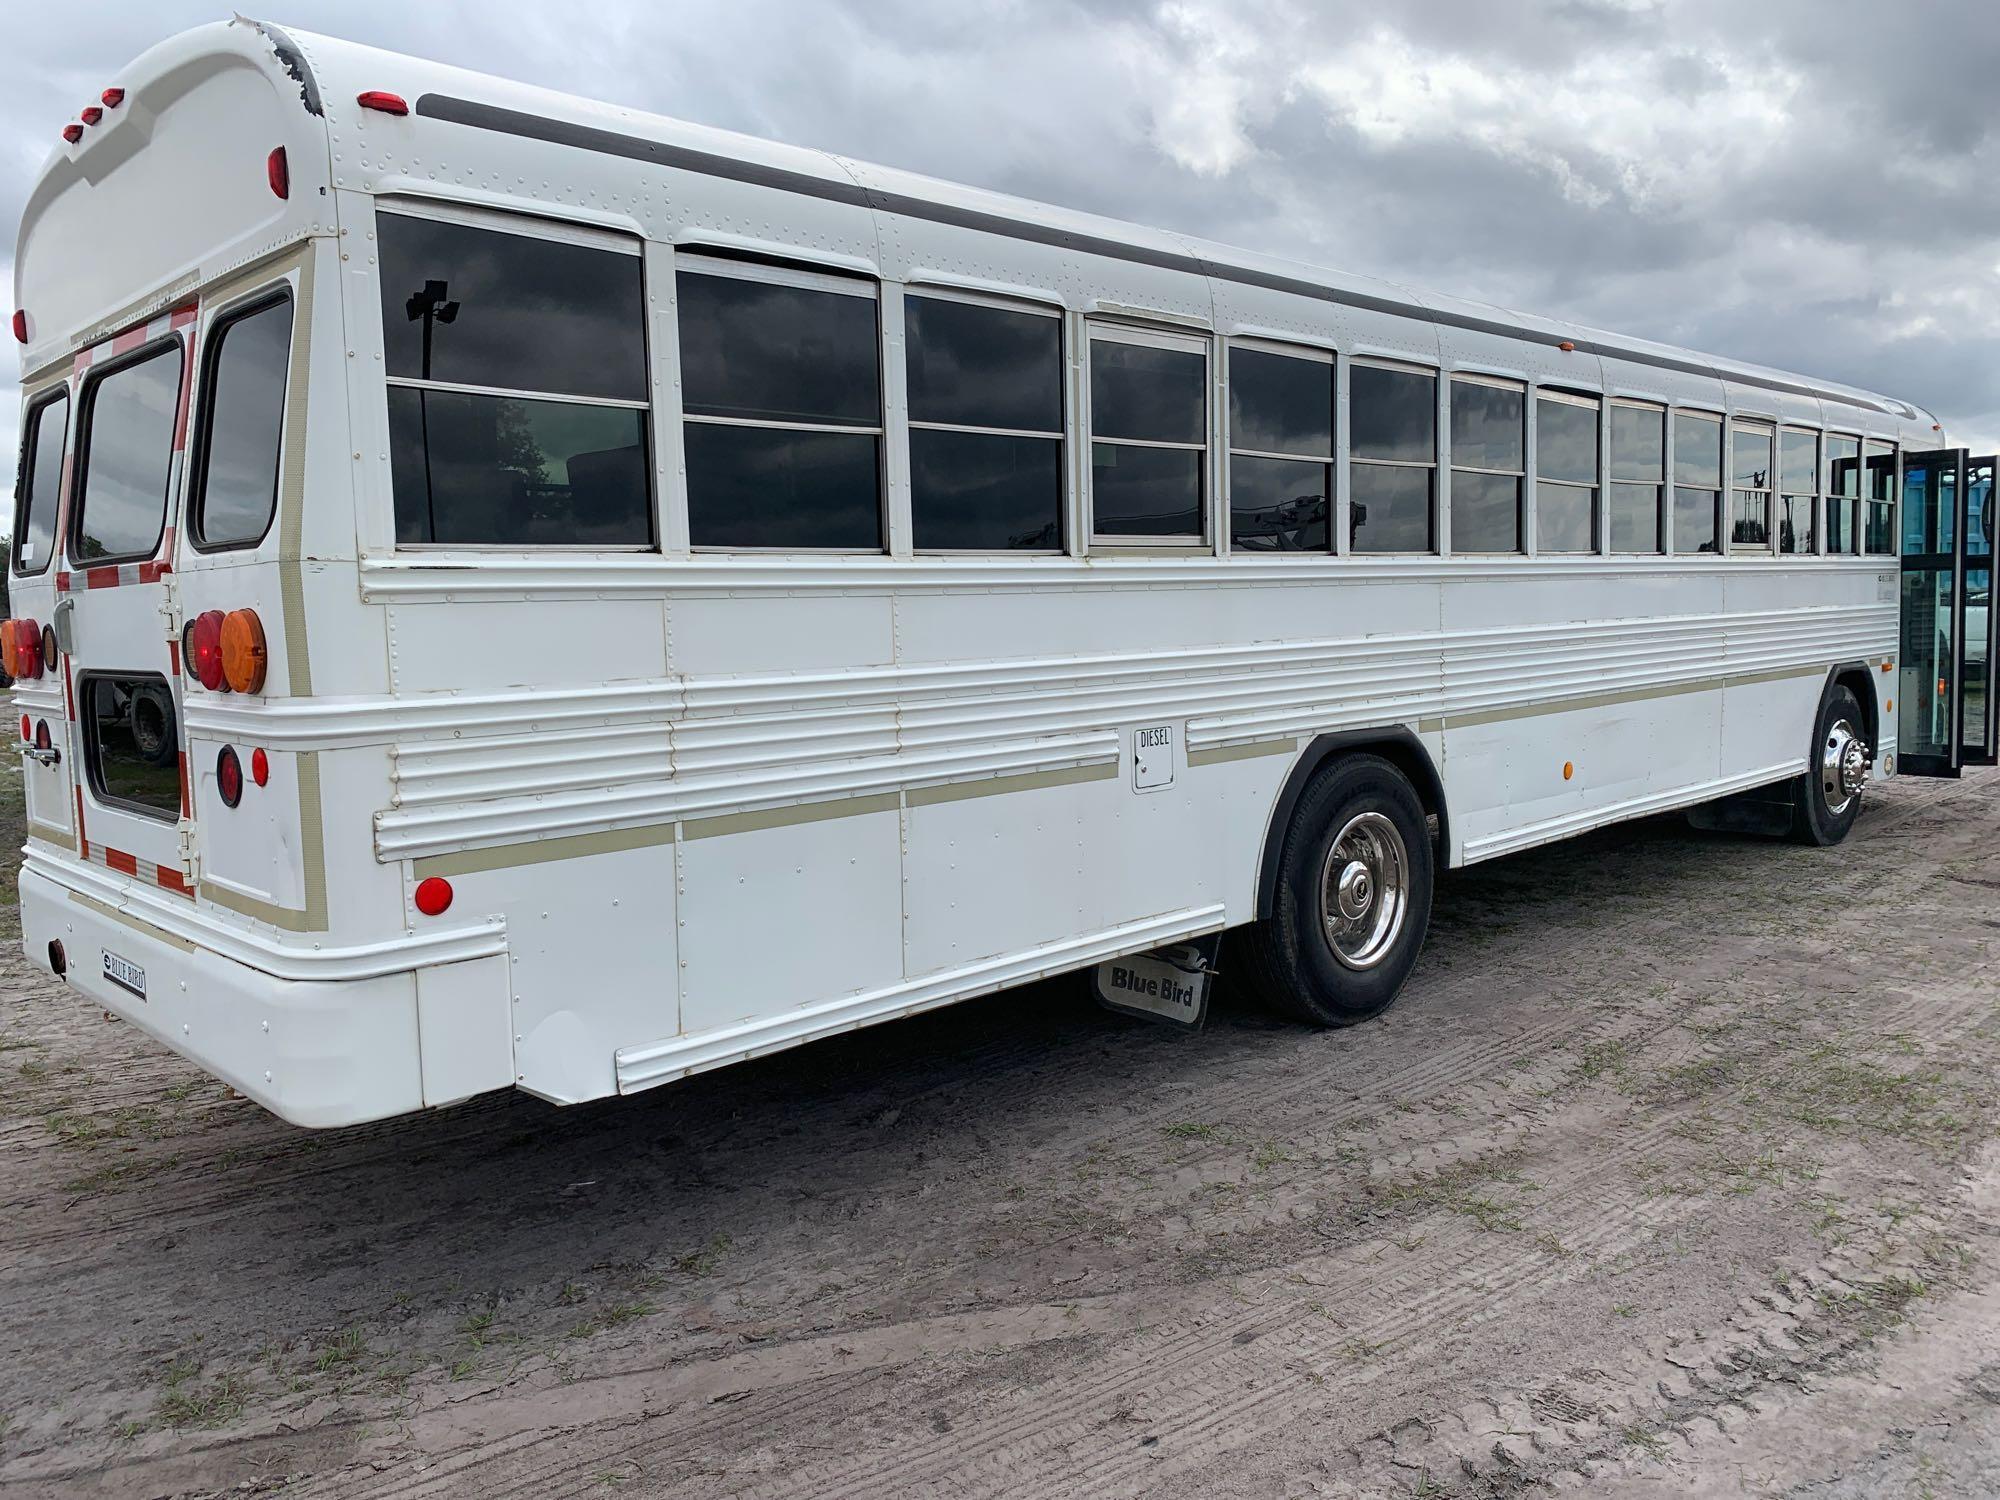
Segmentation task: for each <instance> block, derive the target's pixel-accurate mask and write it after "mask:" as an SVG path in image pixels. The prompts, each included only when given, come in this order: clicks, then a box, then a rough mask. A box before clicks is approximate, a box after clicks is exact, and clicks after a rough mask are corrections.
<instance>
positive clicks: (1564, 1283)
mask: <svg viewBox="0 0 2000 1500" xmlns="http://www.w3.org/2000/svg"><path fill="white" fill-rule="evenodd" d="M18 805H19V790H18V780H15V781H13V782H8V783H5V784H0V806H5V807H8V808H13V807H18ZM15 835H17V830H15V834H14V835H10V837H11V836H15ZM5 894H8V895H11V892H7V893H5ZM9 920H11V917H10V918H9ZM7 936H8V937H9V938H10V939H11V937H12V934H11V932H9V933H8V934H7ZM1996 952H2000V776H1995V775H1993V774H1980V775H1976V776H1973V777H1969V778H1968V779H1967V780H1965V781H1963V782H1957V783H1948V782H1947V783H1940V782H1916V781H1904V782H1897V783H1894V784H1891V785H1889V786H1888V787H1886V788H1879V789H1875V790H1872V791H1871V792H1870V794H1869V799H1868V804H1867V811H1866V813H1865V815H1864V817H1863V818H1862V820H1861V822H1860V824H1859V826H1858V828H1857V829H1856V831H1855V833H1854V835H1853V837H1852V838H1851V839H1850V840H1849V842H1848V843H1847V844H1846V845H1845V846H1844V847H1842V848H1841V849H1838V850H1833V851H1815V850H1807V849H1803V848H1798V847H1795V846H1791V845H1786V844H1778V843H1767V842H1760V841H1755V840H1749V839H1739V838H1728V837H1721V836H1711V835H1700V834H1695V833H1693V832H1691V831H1689V830H1688V829H1687V828H1686V827H1685V826H1684V825H1682V824H1681V823H1679V822H1677V821H1673V820H1656V821H1652V822H1646V823H1641V824H1635V825H1630V826H1627V827H1624V828H1620V829H1617V830H1613V831H1610V832H1607V833H1604V834H1600V835H1596V836H1593V837H1590V838H1587V839H1585V840H1582V841H1579V842H1575V843H1571V844H1565V845H1560V846H1557V847H1554V848H1550V849H1545V850H1541V851H1537V852H1534V853H1531V854H1527V855H1523V856H1518V857H1515V858H1511V859H1507V860H1504V861H1500V862H1497V863H1494V864H1491V865H1484V866H1480V867H1478V868H1476V869H1474V870H1469V871H1465V872H1461V873H1457V874H1452V875H1449V876H1447V877H1446V878H1445V879H1444V880H1443V881H1442V883H1441V888H1440V890H1439V893H1438V914H1437V919H1436V923H1435V926H1434V928H1433V931H1432V935H1431V941H1430V946H1429V949H1428V951H1427V954H1426V957H1425V959H1424V961H1423V963H1422V964H1421V965H1420V967H1419V968H1418V971H1417V973H1416V975H1415V977H1414V979H1413V980H1412V981H1411V983H1410V986H1409V989H1408V991H1407V992H1406V994H1405V996H1404V998H1403V1000H1402V1001H1401V1003H1400V1004H1399V1005H1398V1006H1397V1008H1396V1009H1395V1010H1393V1011H1392V1012H1391V1013H1390V1014H1389V1015H1388V1016H1387V1017H1386V1018H1384V1019H1383V1020H1381V1021H1378V1022H1375V1023H1373V1024H1370V1025H1367V1026H1362V1027H1359V1028H1356V1029H1354V1030H1352V1031H1348V1032H1341V1033H1328V1034H1319V1033H1313V1032H1309V1031H1305V1030H1300V1029H1297V1028H1294V1027H1290V1026H1285V1025H1280V1024H1277V1023H1274V1022H1271V1021H1267V1020H1265V1019H1264V1018H1262V1017H1260V1016H1258V1015H1256V1014H1253V1013H1250V1012H1248V1011H1246V1010H1244V1009H1242V1008H1240V1007H1238V1006H1236V1005H1233V1004H1231V1003H1230V1002H1228V1001H1227V999H1226V998H1225V999H1224V1001H1223V1002H1222V1004H1221V1006H1220V1007H1219V1012H1218V1013H1217V1014H1216V1015H1214V1016H1213V1017H1212V1019H1211V1021H1210V1024H1209V1026H1208V1027H1207V1029H1206V1030H1205V1031H1203V1032H1201V1033H1199V1034H1196V1035H1187V1036H1183V1035H1178V1034H1175V1033H1171V1032H1168V1031H1165V1030H1163V1029H1159V1028H1155V1027H1149V1026H1146V1025H1144V1024H1141V1023H1137V1022H1131V1021H1126V1020H1121V1019H1119V1018H1116V1017H1113V1016H1110V1015H1107V1014H1104V1013H1102V1012H1099V1011H1097V1010H1094V1009H1093V1008H1091V1007H1090V1006H1089V1005H1088V1004H1086V1003H1084V1002H1083V1000H1082V999H1081V996H1080V992H1079V988H1078V986H1077V984H1076V983H1074V982H1069V983H1062V984H1046V985H1040V986H1036V987H1033V988H1029V989H1024V990H1018V991H1015V992H1012V993H1009V994H1004V995H999V996H996V997H993V998H991V999H989V1000H985V1001H981V1002H976V1003H973V1004H969V1005H966V1006H962V1007H959V1008H957V1009H954V1010H952V1011H949V1012H945V1013H940V1014H936V1015H933V1016H929V1017H925V1018H921V1019H918V1020H915V1021H911V1022H906V1023H901V1024H898V1025H895V1026H891V1027H886V1028H878V1029H875V1030H872V1031H869V1032H866V1033H863V1034H859V1035H856V1036H853V1037H849V1038H845V1039H842V1040H840V1041H837V1042H834V1043H831V1044H823V1045H819V1046H815V1047H811V1048H807V1049H804V1050H800V1051H795V1052H792V1053H789V1054H787V1055H784V1056H780V1057H775V1058H771V1059H768V1060H765V1061H762V1062H758V1063H755V1064H751V1065H748V1066H743V1067H738V1068H735V1069H730V1070H726V1071H723V1072H720V1073H715V1074H710V1075H707V1076H705V1077H702V1078H698V1079H695V1080H693V1081H690V1082H687V1083H683V1084H679V1085H675V1086H672V1087H668V1088H662V1089H659V1090H656V1091H654V1092H651V1093H648V1094H645V1095H643V1096H640V1097H638V1098H634V1099H627V1100H621V1101H613V1102H609V1103H606V1104H603V1105H598V1106H591V1107H587V1108H581V1109H574V1110H568V1111H559V1110H555V1109H552V1108H549V1107H546V1106H544V1105H542V1104H539V1103H537V1102H535V1101H533V1100H530V1099H526V1098H507V1097H496V1098H491V1099H486V1100H481V1101H475V1102H474V1103H472V1104H470V1105H467V1106H464V1107H460V1108H457V1109H453V1110H449V1111H445V1112H442V1113H438V1114H433V1115H430V1116H427V1117H421V1118H414V1119H408V1120H398V1121H391V1122H388V1123H386V1124H383V1125H379V1126H372V1127H368V1128H363V1129H354V1130H343V1131H336V1132H330V1133H323V1134H312V1133H308V1132H305V1131H300V1130H295V1129H293V1128H291V1127H289V1126H286V1125H283V1124H281V1123H279V1122H278V1121H277V1120H275V1119H272V1118H271V1117H269V1116H268V1115H266V1114H264V1113H263V1112H262V1111H260V1110H259V1109H257V1108H256V1107H255V1106H253V1105H251V1104H248V1103H246V1102H244V1101H242V1100H237V1099H232V1098H230V1097H229V1096H228V1094H227V1092H226V1091H225V1090H224V1089H223V1088H221V1087H220V1086H219V1085H217V1084H215V1083H213V1082H211V1081H209V1080H208V1079H206V1078H204V1077H203V1076H202V1075H201V1074H200V1073H199V1072H197V1071H196V1070H195V1069H194V1068H192V1067H191V1066H189V1065H187V1064H185V1063H182V1062H180V1061H179V1060H177V1059H175V1058H173V1057H171V1056H169V1055H168V1054H166V1053H165V1052H163V1051H161V1050H159V1049H158V1048H156V1047H155V1046H153V1045H152V1044H150V1043H149V1042H147V1041H146V1040H145V1039H144V1038H143V1037H141V1036H139V1035H137V1034H136V1033H135V1031H134V1029H133V1028H131V1027H128V1026H122V1025H115V1024H107V1023H106V1022H105V1021H103V1020H102V1019H101V1017H100V1015H99V1014H98V1013H97V1012H96V1011H94V1010H91V1009H89V1008H87V1007H86V1006H84V1005H82V1004H81V1003H79V1001H78V999H77V998H76V997H75V996H74V995H73V994H70V993H68V992H66V991H65V990H64V989H63V988H62V987H61V986H59V985H56V984H53V983H51V982H49V981H47V980H46V979H44V978H42V977H38V976H37V975H35V974H34V973H33V972H31V971H30V970H28V969H27V968H25V967H24V965H23V964H22V963H21V961H20V960H19V958H18V957H17V956H14V955H13V953H12V950H11V949H10V950H9V951H8V954H7V956H5V957H4V958H0V1246H3V1247H4V1248H0V1350H4V1351H5V1354H4V1357H0V1496H6V1497H15V1496H20V1497H27V1496H33V1497H37V1500H40V1497H44V1496H51V1497H60V1496H71V1495H90V1496H107V1497H152V1496H162V1495H175V1496H180V1495H212V1494H265V1493H281V1494H283V1495H286V1496H298V1497H301V1500H303V1497H331V1496H369V1497H384V1500H387V1497H396V1500H435V1497H445V1496H461V1495H470V1496H477V1497H480V1500H513V1497H542V1496H609V1495H620V1494H629V1495H674V1496H677V1497H680V1496H684V1497H688V1500H709V1497H723V1496H746V1497H747V1496H770V1497H779V1496H829V1495H854V1496H869V1497H890V1496H930V1495H951V1496H954V1497H974V1496H989V1495H990V1496H999V1495H1009V1496H1013V1495H1019V1496H1037V1497H1041V1496H1064V1495H1106V1496H1120V1495H1167V1496H1185V1497H1211V1496H1215V1497H1236V1496H1245V1497H1247V1496H1258V1497H1264V1496H1270V1497H1283V1500H1292V1497H1312V1496H1354V1495H1378V1494H1430V1495H1452V1496H1514V1495H1529V1494H1541V1493H1551V1492H1553V1493H1563V1492H1574V1493H1579V1494H1593V1495H1597V1494H1602V1495H1616V1496H1665V1495H1684V1494H1705V1495H1717V1496H1722V1495H1741V1494H1750V1495H1792V1496H1812V1497H1846V1496H1857V1497H1858V1496H1878V1495H1895V1496H1910V1497H1919V1496H1951V1495H1975V1494H1994V1493H2000V973H1996V967H1995V958H1996Z"/></svg>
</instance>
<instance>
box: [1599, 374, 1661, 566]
mask: <svg viewBox="0 0 2000 1500" xmlns="http://www.w3.org/2000/svg"><path fill="white" fill-rule="evenodd" d="M1666 479H1667V414H1666V412H1665V410H1664V409H1663V408H1661V407H1657V406H1641V405H1638V404H1635V403H1632V402H1626V401H1614V402H1612V404H1611V495H1610V510H1611V515H1610V520H1611V550H1612V551H1613V552H1658V551H1660V550H1661V548H1662V547H1663V546H1664V545H1665V543H1664V539H1663V537H1662V535H1661V533H1662V530H1663V528H1664V527H1665V525H1666V496H1667V489H1666Z"/></svg>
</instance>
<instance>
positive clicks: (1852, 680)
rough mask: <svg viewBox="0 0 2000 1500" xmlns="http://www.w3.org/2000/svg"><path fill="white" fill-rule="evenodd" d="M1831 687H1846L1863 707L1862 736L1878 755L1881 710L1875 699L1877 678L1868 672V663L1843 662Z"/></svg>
mask: <svg viewBox="0 0 2000 1500" xmlns="http://www.w3.org/2000/svg"><path fill="white" fill-rule="evenodd" d="M1831 685H1833V686H1837V687H1844V688H1846V689H1847V690H1848V691H1849V692H1851V693H1852V694H1854V699H1855V701H1856V702H1857V703H1859V704H1860V705H1861V718H1862V721H1863V723H1862V734H1863V735H1864V736H1866V738H1867V740H1868V747H1869V749H1870V750H1871V751H1873V752H1874V753H1876V754H1878V755H1879V754H1880V753H1881V750H1882V718H1881V710H1880V708H1879V707H1878V705H1877V703H1876V698H1875V677H1874V674H1873V673H1871V672H1870V671H1869V670H1868V664H1867V663H1866V662H1859V661H1855V662H1842V663H1841V664H1840V665H1839V666H1837V667H1835V668H1834V669H1833V677H1832V680H1831Z"/></svg>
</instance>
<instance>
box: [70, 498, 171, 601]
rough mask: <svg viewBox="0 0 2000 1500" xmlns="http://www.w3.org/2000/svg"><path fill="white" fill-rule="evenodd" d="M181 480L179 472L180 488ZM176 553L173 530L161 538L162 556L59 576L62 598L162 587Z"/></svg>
mask: <svg viewBox="0 0 2000 1500" xmlns="http://www.w3.org/2000/svg"><path fill="white" fill-rule="evenodd" d="M179 485H180V477H179V474H178V472H176V475H175V478H174V486H175V488H178V487H179ZM173 552H174V528H173V527H171V526H169V527H168V528H167V529H166V532H165V534H164V535H162V536H161V538H160V551H159V556H157V557H154V558H151V559H149V560H147V561H145V562H126V563H106V564H104V565H103V566H102V567H98V568H84V569H81V570H80V571H76V572H71V571H69V570H67V569H63V570H59V571H58V572H57V573H56V592H57V593H58V594H69V593H81V592H82V591H83V590H85V589H115V588H117V587H118V586H119V585H121V584H133V583H158V582H159V581H160V580H161V579H162V578H165V577H166V576H167V575H168V574H169V573H171V572H173V570H174V565H173V564H172V563H171V562H168V561H167V559H168V558H170V557H172V556H173Z"/></svg>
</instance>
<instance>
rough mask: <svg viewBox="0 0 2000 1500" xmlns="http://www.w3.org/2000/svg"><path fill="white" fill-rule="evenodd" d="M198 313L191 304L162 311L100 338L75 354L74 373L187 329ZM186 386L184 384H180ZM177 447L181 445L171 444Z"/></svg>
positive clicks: (81, 371) (184, 382) (79, 372)
mask: <svg viewBox="0 0 2000 1500" xmlns="http://www.w3.org/2000/svg"><path fill="white" fill-rule="evenodd" d="M197 311H198V309H197V308H196V306H195V304H194V303H192V302H190V303H188V304H187V306H185V307H177V308H175V309H174V310H173V311H171V312H163V313H161V314H160V315H159V316H158V317H157V318H153V319H151V320H150V321H148V322H145V323H141V324H140V325H139V326H138V327H137V328H128V329H126V330H125V331H124V332H123V333H115V334H113V335H112V336H111V337H110V338H108V339H100V340H99V341H98V342H96V343H94V344H92V345H91V346H90V347H89V348H87V349H79V350H77V351H76V365H75V373H77V374H79V375H81V374H82V373H83V372H84V371H85V370H87V369H89V368H90V367H91V366H92V365H101V364H103V363H104V362H105V361H106V360H108V359H116V358H117V357H118V356H119V355H121V354H130V353H131V352H132V351H133V350H134V349H137V348H140V347H142V346H144V345H146V344H149V343H151V342H152V341H153V340H154V339H157V338H163V337H165V336H166V335H167V334H169V333H172V332H173V331H174V330H175V329H176V328H186V327H188V326H189V325H190V324H192V323H193V322H194V320H195V314H196V312H197ZM181 383H182V384H183V385H186V383H187V382H186V381H185V380H183V381H182V382H181ZM174 446H175V447H176V448H178V447H179V446H180V444H178V443H176V444H175V445H174Z"/></svg>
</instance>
